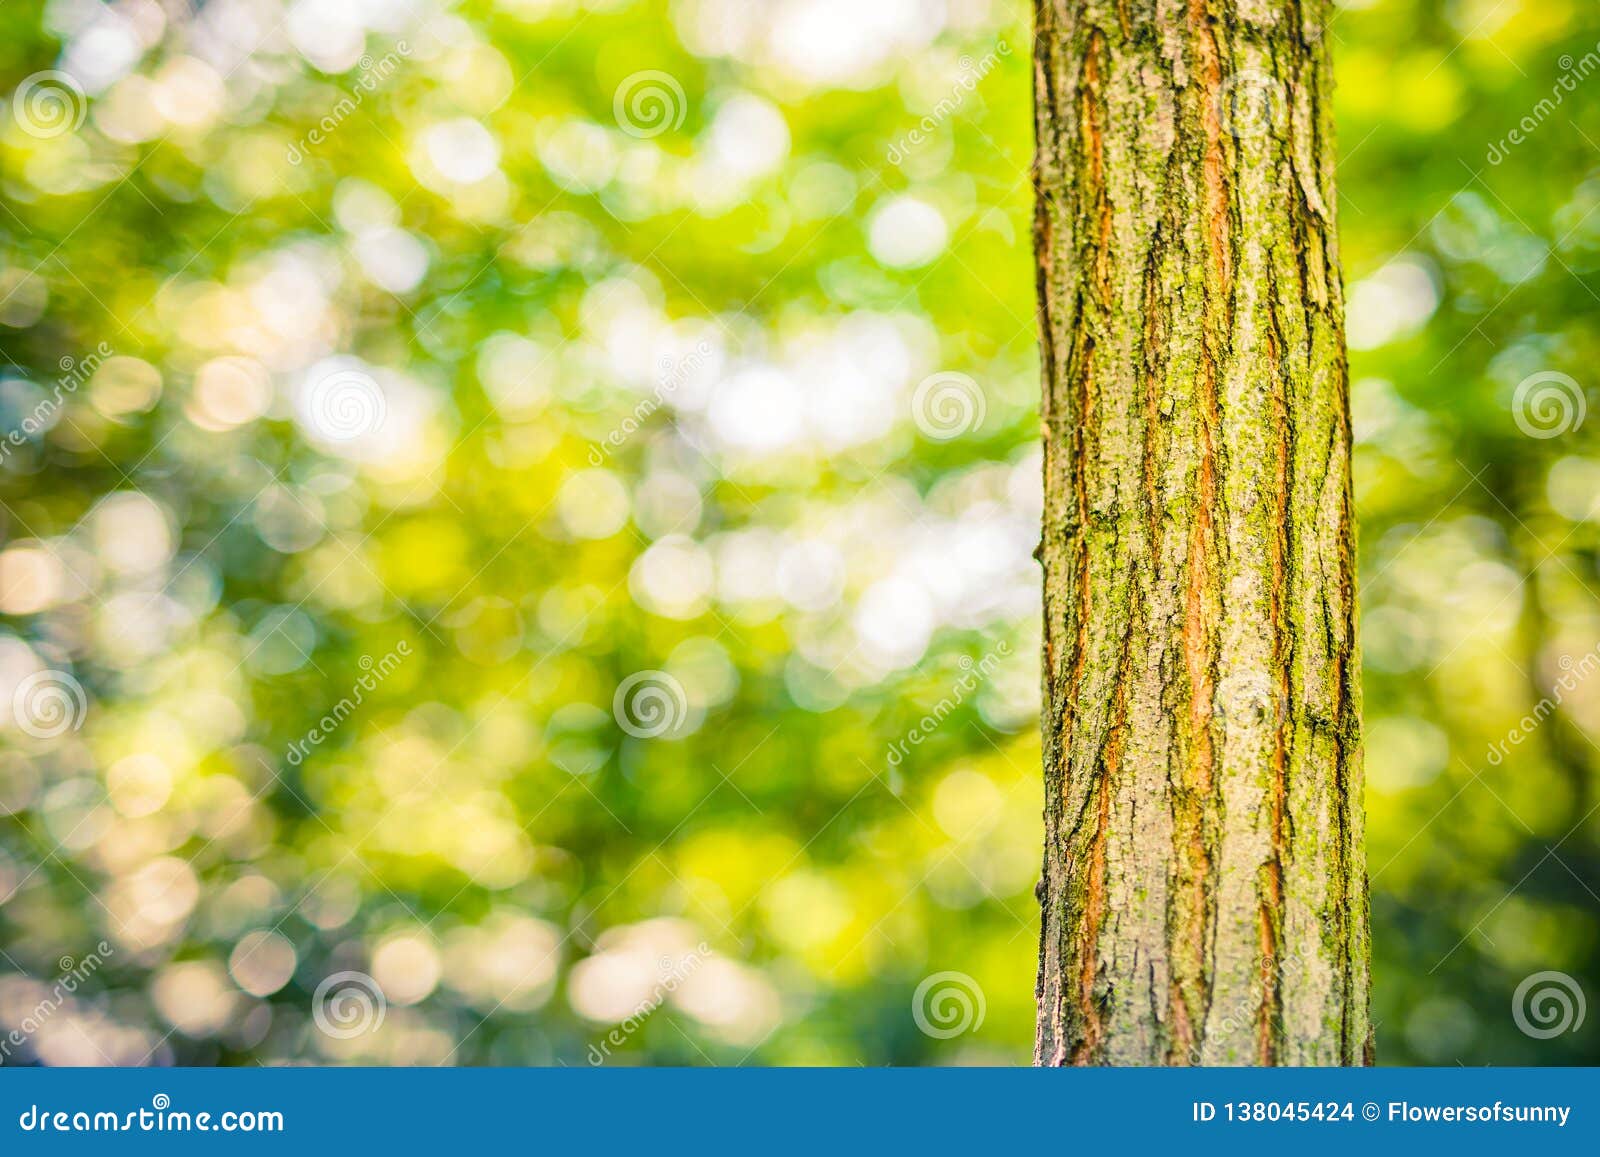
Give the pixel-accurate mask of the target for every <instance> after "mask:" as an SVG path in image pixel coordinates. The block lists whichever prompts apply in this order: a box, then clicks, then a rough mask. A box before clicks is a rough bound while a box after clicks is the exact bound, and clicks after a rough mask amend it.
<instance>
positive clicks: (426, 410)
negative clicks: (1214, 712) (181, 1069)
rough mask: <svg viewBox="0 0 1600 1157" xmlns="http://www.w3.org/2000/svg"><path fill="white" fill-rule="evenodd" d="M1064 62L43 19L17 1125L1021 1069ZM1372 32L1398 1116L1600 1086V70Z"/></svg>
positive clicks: (1503, 33)
mask: <svg viewBox="0 0 1600 1157" xmlns="http://www.w3.org/2000/svg"><path fill="white" fill-rule="evenodd" d="M1030 23H1031V10H1030V8H1029V6H1028V5H1027V4H1025V3H1023V2H1022V0H868V2H866V3H861V2H856V0H768V2H765V3H757V2H754V0H672V2H670V3H645V2H642V0H641V2H630V0H499V2H494V3H491V2H489V0H473V2H470V3H463V4H452V3H448V2H446V0H411V2H405V3H390V2H384V0H293V2H285V0H210V2H206V3H203V4H190V3H180V2H178V0H116V2H114V3H100V2H98V0H50V2H48V3H44V4H40V3H30V2H8V3H6V4H5V5H4V7H3V8H0V92H4V93H5V94H8V95H7V98H6V101H7V103H6V107H5V108H4V110H3V115H0V352H3V355H4V356H3V362H0V431H3V432H0V501H3V507H0V540H3V545H0V612H3V614H4V618H3V625H0V702H3V703H5V704H9V706H10V710H9V711H0V1064H34V1063H46V1064H104V1063H118V1064H135V1063H150V1064H196V1063H199V1064H237V1063H254V1062H260V1063H269V1064H270V1063H282V1062H364V1063H376V1064H485V1063H498V1064H572V1065H582V1064H597V1063H606V1064H638V1063H672V1064H705V1063H716V1064H737V1063H759V1064H828V1065H834V1064H838V1065H854V1064H875V1065H876V1064H897V1065H908V1064H929V1063H978V1064H987V1063H1000V1064H1020V1063H1026V1062H1027V1060H1028V1059H1029V1057H1030V1053H1031V1041H1032V1019H1033V983H1034V971H1035V954H1036V948H1037V920H1038V912H1037V907H1036V903H1035V900H1034V897H1033V885H1034V881H1035V880H1036V878H1037V872H1038V863H1039V847H1040V842H1041V825H1040V818H1039V814H1040V805H1041V798H1040V786H1039V772H1038V768H1037V763H1038V739H1037V735H1036V727H1037V704H1038V687H1037V671H1038V660H1037V655H1036V651H1037V646H1038V626H1037V622H1036V619H1037V616H1038V613H1039V605H1038V604H1039V600H1038V592H1037V587H1038V572H1037V568H1036V565H1035V563H1034V562H1033V560H1032V559H1031V558H1030V557H1029V554H1030V551H1031V550H1032V548H1033V546H1034V544H1035V541H1036V539H1037V519H1038V511H1039V487H1040V481H1039V454H1038V449H1037V445H1036V438H1037V429H1038V424H1037V405H1036V398H1037V393H1038V376H1037V375H1038V369H1037V358H1036V351H1035V328H1034V301H1033V294H1034V279H1033V262H1032V257H1031V252H1030V224H1031V219H1032V200H1031V192H1030V187H1029V182H1028V167H1029V161H1030V151H1031V145H1032V128H1031V92H1030V75H1031V68H1030V62H1029V57H1030V47H1029V39H1030ZM1330 31H1331V35H1332V36H1333V38H1334V41H1335V57H1336V62H1337V69H1338V76H1339V86H1338V92H1337V108H1338V121H1339V132H1340V144H1341V150H1342V155H1343V162H1342V172H1341V186H1342V198H1341V205H1340V210H1339V213H1340V226H1341V230H1342V236H1343V253H1344V265H1345V275H1346V280H1347V284H1348V286H1349V334H1350V340H1351V346H1352V350H1351V371H1352V381H1353V396H1354V411H1355V422H1356V434H1357V442H1358V445H1357V451H1356V454H1357V461H1356V483H1357V499H1358V506H1359V511H1360V516H1361V529H1360V541H1361V571H1362V582H1363V590H1362V596H1361V597H1362V617H1363V623H1364V644H1363V646H1364V649H1365V661H1366V676H1365V688H1366V689H1365V702H1366V718H1367V737H1368V745H1367V776H1368V780H1367V782H1368V794H1367V807H1368V816H1369V819H1368V835H1369V849H1370V850H1369V859H1370V875H1371V878H1372V887H1373V899H1372V915H1373V942H1374V945H1375V957H1376V958H1375V961H1374V965H1375V967H1374V975H1375V979H1376V989H1375V997H1374V1000H1375V1010H1374V1012H1375V1016H1376V1019H1377V1021H1378V1050H1379V1059H1380V1061H1381V1062H1384V1063H1431V1064H1445V1065H1449V1064H1457V1063H1459V1064H1467V1065H1471V1064H1485V1063H1493V1064H1555V1063H1576V1062H1585V1061H1587V1062H1595V1061H1597V1060H1600V1030H1597V1028H1596V1024H1595V1020H1596V1019H1597V1018H1600V1014H1596V1016H1591V1017H1589V1018H1588V1019H1587V1020H1586V1019H1584V1017H1583V1015H1582V1013H1583V1012H1584V1011H1586V1009H1585V1008H1584V1003H1585V1002H1586V1000H1587V997H1588V996H1593V995H1595V994H1597V993H1600V896H1597V892H1600V822H1597V821H1596V819H1595V815H1594V809H1595V808H1596V806H1597V805H1600V790H1597V788H1600V780H1597V772H1600V749H1597V747H1596V740H1597V738H1600V678H1597V677H1593V676H1596V675H1600V651H1597V647H1600V589H1597V585H1596V578H1597V569H1596V568H1597V563H1600V553H1597V548H1600V416H1597V415H1591V414H1588V413H1587V407H1588V403H1589V402H1590V401H1591V400H1592V398H1593V390H1594V387H1595V384H1596V374H1597V372H1600V371H1597V369H1596V367H1597V366H1600V331H1597V328H1596V325H1595V318H1596V317H1597V307H1600V144H1597V141H1600V11H1597V10H1596V8H1595V6H1594V5H1593V3H1592V2H1590V0H1346V2H1344V3H1342V4H1341V5H1340V6H1339V7H1338V9H1337V12H1336V15H1335V16H1334V18H1333V21H1332V24H1331V30H1330ZM1269 120H1270V118H1269ZM1586 417H1587V419H1588V420H1587V421H1585V420H1584V419H1585V418H1586ZM1292 966H1293V963H1292V961H1290V962H1288V963H1287V964H1286V965H1285V967H1289V968H1292ZM1552 986H1553V987H1552ZM1552 1002H1553V1003H1552Z"/></svg>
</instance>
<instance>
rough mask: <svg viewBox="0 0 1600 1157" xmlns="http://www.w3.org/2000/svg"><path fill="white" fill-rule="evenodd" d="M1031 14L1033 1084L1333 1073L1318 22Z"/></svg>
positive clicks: (1348, 825) (1221, 8) (1176, 13)
mask: <svg viewBox="0 0 1600 1157" xmlns="http://www.w3.org/2000/svg"><path fill="white" fill-rule="evenodd" d="M1036 15H1037V35H1036V38H1035V78H1036V85H1035V92H1036V109H1037V131H1038V149H1037V153H1036V158H1035V170H1034V180H1035V185H1036V190H1037V194H1038V203H1037V211H1036V215H1035V245H1036V252H1037V255H1038V282H1039V298H1040V320H1041V331H1042V337H1041V360H1042V372H1043V379H1044V382H1043V387H1044V398H1043V404H1042V407H1041V417H1042V430H1043V436H1044V441H1045V447H1044V450H1045V453H1044V460H1045V467H1044V472H1045V489H1046V504H1045V517H1044V526H1043V536H1042V538H1041V541H1040V547H1039V552H1038V555H1039V558H1040V561H1041V563H1042V564H1043V566H1044V572H1045V624H1044V693H1045V698H1046V707H1045V710H1044V711H1043V712H1042V715H1041V718H1042V730H1043V737H1042V738H1043V743H1044V752H1045V830H1046V839H1045V855H1044V860H1043V863H1042V871H1041V880H1040V887H1039V893H1040V900H1041V907H1042V914H1043V931H1042V934H1041V939H1040V952H1039V968H1040V971H1039V980H1038V985H1037V988H1036V992H1037V996H1038V999H1039V1024H1038V1038H1037V1042H1036V1052H1035V1057H1036V1060H1037V1061H1039V1062H1040V1063H1044V1064H1063V1063H1074V1064H1098V1063H1142V1064H1163V1063H1179V1064H1183V1063H1233V1064H1241V1063H1258V1064H1308V1063H1347V1064H1348V1063H1360V1062H1361V1061H1362V1060H1364V1059H1366V1058H1367V1057H1368V1055H1369V1044H1368V1042H1369V1036H1370V1033H1369V1029H1368V1013H1367V907H1366V882H1365V874H1364V867H1363V859H1362V855H1361V839H1362V827H1363V824H1362V814H1361V768H1360V733H1359V723H1358V718H1359V708H1360V703H1359V689H1358V687H1357V686H1356V682H1357V679H1358V677H1359V659H1358V656H1357V653H1356V639H1355V632H1354V612H1355V590H1354V574H1355V571H1354V541H1353V531H1352V528H1351V515H1352V512H1351V501H1350V478H1349V453H1350V430H1349V416H1348V410H1347V407H1348V403H1347V399H1346V369H1345V361H1344V343H1343V301H1342V294H1341V291H1340V286H1339V281H1338V250H1337V243H1336V238H1335V233H1334V227H1333V220H1332V212H1331V209H1330V206H1331V205H1333V204H1334V203H1335V202H1334V195H1333V182H1332V162H1333V153H1332V132H1331V124H1330V119H1329V112H1328V101H1327V99H1326V95H1327V91H1328V86H1329V84H1330V77H1329V70H1328V54H1327V45H1326V43H1325V41H1324V39H1323V36H1322V28H1323V26H1324V21H1325V19H1326V15H1327V8H1326V0H1305V2H1304V3H1293V2H1291V0H1036ZM1250 116H1255V117H1258V118H1260V117H1262V116H1264V117H1265V122H1266V123H1265V124H1264V125H1258V124H1256V123H1254V122H1250V121H1249V120H1248V118H1249V117H1250ZM1241 118H1244V119H1241ZM1258 130H1260V131H1258Z"/></svg>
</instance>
